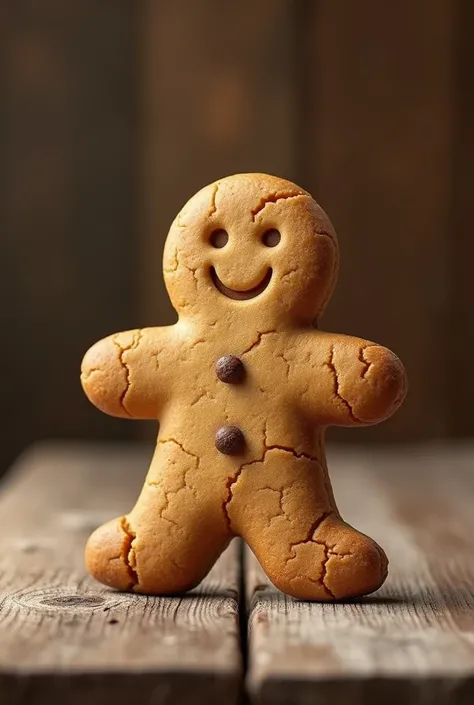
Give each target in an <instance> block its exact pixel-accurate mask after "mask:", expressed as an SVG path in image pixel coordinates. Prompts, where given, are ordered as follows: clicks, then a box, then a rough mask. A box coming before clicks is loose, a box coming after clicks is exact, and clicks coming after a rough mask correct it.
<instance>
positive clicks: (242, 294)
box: [211, 267, 273, 301]
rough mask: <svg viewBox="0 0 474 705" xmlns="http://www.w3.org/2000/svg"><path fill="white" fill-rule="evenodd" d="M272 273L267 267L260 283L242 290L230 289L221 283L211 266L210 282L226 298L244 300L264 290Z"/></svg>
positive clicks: (252, 297)
mask: <svg viewBox="0 0 474 705" xmlns="http://www.w3.org/2000/svg"><path fill="white" fill-rule="evenodd" d="M272 273H273V270H272V268H271V267H269V268H268V270H267V273H266V274H265V276H264V277H263V279H262V281H261V282H260V284H257V286H253V287H252V288H251V289H245V290H244V291H240V290H239V289H230V288H229V287H228V286H226V285H225V284H223V283H222V282H221V280H220V279H219V277H218V276H217V272H216V270H215V269H214V267H211V277H212V282H213V284H214V286H215V287H216V289H217V290H218V291H220V292H221V294H224V296H227V298H229V299H236V300H237V301H246V300H247V299H254V298H255V297H256V296H258V295H259V294H261V293H262V291H265V289H266V288H267V286H268V285H269V283H270V279H271V278H272Z"/></svg>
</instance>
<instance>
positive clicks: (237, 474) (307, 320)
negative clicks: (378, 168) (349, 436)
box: [81, 174, 406, 600]
mask: <svg viewBox="0 0 474 705" xmlns="http://www.w3.org/2000/svg"><path fill="white" fill-rule="evenodd" d="M275 229H276V230H278V232H279V234H280V237H279V238H278V237H272V238H271V239H268V240H266V237H265V233H266V232H268V231H269V230H272V231H273V230H275ZM215 230H225V231H226V233H227V237H225V236H222V233H221V234H220V235H219V238H217V239H215V238H214V239H213V232H214V231H215ZM266 242H269V243H270V244H272V245H274V246H272V247H267V246H266ZM213 243H216V244H218V245H222V244H223V245H224V246H223V247H221V246H219V247H214V246H213ZM163 264H164V276H165V281H166V285H167V288H168V291H169V293H170V297H171V299H172V302H173V304H174V306H175V308H176V310H177V312H178V315H179V320H178V322H177V323H176V324H175V325H174V326H170V327H168V328H148V329H143V330H135V331H127V332H124V333H118V334H117V335H115V336H110V337H109V338H106V339H105V340H103V341H100V342H99V343H97V344H96V345H95V346H93V347H92V348H91V350H90V351H89V352H88V353H87V354H86V356H85V358H84V361H83V366H82V377H81V379H82V384H83V386H84V390H85V392H86V394H87V395H88V397H89V398H90V399H91V401H92V402H93V403H94V404H96V405H97V406H98V407H99V408H100V409H102V410H103V411H105V412H107V413H110V414H113V415H117V416H130V417H134V418H155V419H158V420H159V421H160V435H159V439H158V443H157V447H156V451H155V455H154V458H153V461H152V464H151V466H150V470H149V473H148V476H147V479H146V482H145V485H144V487H143V490H142V493H141V495H140V497H139V499H138V502H137V504H136V505H135V507H134V509H133V510H132V511H131V512H130V513H129V514H128V515H127V516H126V517H121V518H119V519H116V520H114V521H113V522H109V523H108V524H106V525H105V526H104V527H102V528H100V529H98V530H97V531H96V532H95V533H94V534H93V535H92V537H91V539H90V541H89V544H88V547H87V563H88V566H89V569H90V571H91V573H92V574H93V575H94V576H95V577H96V578H97V579H98V580H101V581H102V582H104V583H106V584H107V585H111V586H115V587H117V588H119V589H122V590H134V591H138V592H147V593H155V594H170V593H176V592H180V591H183V590H186V589H189V588H190V587H192V586H193V585H195V584H197V583H198V582H199V581H200V580H201V579H202V578H203V577H204V575H205V574H206V572H207V571H208V570H209V569H210V567H211V566H212V564H213V562H214V561H215V560H216V558H217V556H218V555H219V553H220V552H221V551H222V550H223V549H224V548H225V546H226V545H227V543H228V542H229V540H230V539H231V538H232V537H233V536H235V535H241V536H243V537H244V539H245V540H246V541H247V542H248V543H249V545H250V546H251V548H252V549H253V551H254V552H255V553H256V555H257V556H258V558H259V560H260V561H261V563H262V565H263V567H264V569H265V570H266V572H267V575H268V576H269V578H270V579H271V580H272V581H273V582H274V584H275V585H277V587H279V588H281V589H282V590H284V591H285V592H287V593H289V594H291V595H294V596H296V597H302V598H306V599H316V600H334V599H342V598H344V597H350V596H354V595H359V594H365V593H367V592H371V591H373V590H376V589H377V588H378V587H379V586H380V585H381V584H382V582H383V581H384V579H385V577H386V573H387V559H386V557H385V554H384V553H383V551H382V549H381V548H380V547H379V546H377V544H376V543H375V542H374V541H372V539H370V538H368V537H367V536H364V535H363V534H361V533H360V532H358V531H356V530H355V529H353V528H352V527H350V526H349V525H347V524H345V523H344V522H343V520H342V519H341V517H340V515H339V513H338V510H337V507H336V504H335V501H334V497H333V494H332V489H331V485H330V481H329V477H328V474H327V468H326V462H325V456H324V442H323V438H324V429H325V427H326V426H329V425H343V426H344V425H345V426H350V425H367V424H373V423H377V422H378V421H381V420H383V419H385V418H387V417H388V416H390V415H391V414H392V413H393V412H394V411H395V410H396V408H397V407H398V406H399V405H400V403H401V402H402V400H403V397H404V395H405V393H406V377H405V373H404V370H403V366H402V364H401V363H400V361H399V360H398V358H397V357H396V356H395V355H394V354H393V353H392V352H390V351H389V350H387V349H386V348H383V347H381V346H379V345H376V344H374V343H371V342H369V341H366V340H362V339H359V338H352V337H349V336H344V335H336V334H332V333H325V332H323V331H320V330H318V329H316V328H315V327H314V325H313V322H314V321H315V320H317V319H318V318H319V316H320V314H321V312H322V311H323V309H324V307H325V305H326V303H327V301H328V298H329V296H330V294H331V292H332V289H333V287H334V283H335V280H336V276H337V268H338V247H337V239H336V234H335V232H334V230H333V228H332V226H331V223H330V221H329V219H328V218H327V216H326V214H325V213H324V211H323V210H322V209H321V208H320V207H319V206H318V205H317V204H316V202H315V201H314V200H313V199H312V198H311V196H310V195H309V194H308V193H307V192H306V191H304V190H303V189H300V188H299V187H298V186H295V185H294V184H292V183H290V182H288V181H285V180H283V179H278V178H276V177H272V176H267V175H262V174H240V175H237V176H233V177H228V178H226V179H222V180H220V181H218V182H216V183H214V184H211V185H210V186H207V187H206V188H204V189H202V190H201V191H200V192H199V193H198V194H196V196H194V197H193V198H192V199H191V200H190V201H189V203H188V204H186V206H185V207H184V208H183V210H182V211H181V213H180V214H179V215H178V217H177V218H176V220H175V221H174V223H173V225H172V226H171V229H170V233H169V236H168V239H167V242H166V246H165V252H164V258H163ZM234 292H236V295H235V296H234ZM222 358H225V359H227V360H228V359H230V358H232V359H233V360H234V363H233V364H234V365H235V360H236V359H237V363H238V361H240V366H241V369H240V373H239V378H238V379H231V377H228V378H227V379H226V376H227V375H228V372H229V371H228V370H227V367H226V365H227V363H226V364H223V363H222ZM219 360H221V364H220V365H219V364H218V362H219ZM219 370H220V371H219ZM223 370H224V372H223ZM229 374H230V373H229ZM231 376H232V375H231ZM229 429H231V431H232V432H231V431H229ZM232 429H234V430H232ZM235 429H237V431H236V430H235ZM223 438H224V439H226V442H225V443H224V444H223V442H222V439H223ZM229 439H230V440H229ZM232 439H233V442H232V443H230V441H231V440H232ZM235 439H238V441H239V443H237V444H236V443H235V442H234V441H235Z"/></svg>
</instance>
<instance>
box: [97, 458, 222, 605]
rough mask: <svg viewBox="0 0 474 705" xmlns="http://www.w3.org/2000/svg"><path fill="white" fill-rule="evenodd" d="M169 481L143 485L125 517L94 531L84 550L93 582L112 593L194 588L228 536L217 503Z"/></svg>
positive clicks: (160, 592) (188, 485)
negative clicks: (134, 503) (106, 586)
mask: <svg viewBox="0 0 474 705" xmlns="http://www.w3.org/2000/svg"><path fill="white" fill-rule="evenodd" d="M170 467H173V469H174V468H176V467H177V468H178V471H179V473H178V474H180V475H181V476H183V475H184V472H186V471H188V475H189V477H188V479H187V482H186V483H184V484H183V483H181V484H178V483H177V482H176V483H175V484H173V481H174V480H172V478H171V476H170V477H167V475H166V473H163V477H162V478H161V481H159V482H150V481H147V483H146V484H145V486H144V488H143V490H142V492H141V494H140V497H139V500H138V502H137V504H136V506H135V507H134V509H133V510H132V512H130V514H128V515H127V516H123V517H118V518H117V519H114V520H113V521H110V522H108V523H107V524H104V525H103V526H101V527H99V528H98V529H97V530H96V531H95V532H94V533H93V534H92V536H91V537H90V539H89V541H88V543H87V547H86V563H87V567H88V569H89V571H90V573H91V574H92V576H93V577H94V578H96V579H97V580H99V581H100V582H102V583H105V584H106V585H109V586H110V587H114V588H117V589H118V590H132V591H134V592H141V593H147V594H154V595H170V594H174V593H180V592H184V591H186V590H189V589H191V588H192V587H194V586H195V585H197V584H198V583H199V582H200V581H201V580H202V579H203V578H204V576H205V575H206V574H207V573H208V571H209V570H210V568H211V567H212V565H213V564H214V562H215V561H216V559H217V558H218V557H219V555H220V554H221V553H222V551H223V550H224V549H225V548H226V546H227V545H228V543H229V541H230V539H231V538H232V534H231V532H230V530H229V526H228V524H227V523H226V521H225V517H224V515H223V512H222V501H221V500H220V498H219V497H215V499H214V498H213V497H212V495H210V494H209V493H207V494H205V493H203V492H202V491H201V490H200V489H199V488H198V487H197V485H196V489H195V488H194V485H193V484H192V483H191V478H192V475H191V471H190V470H189V468H187V467H186V465H183V466H182V467H181V466H179V465H178V466H177V465H174V466H171V465H170Z"/></svg>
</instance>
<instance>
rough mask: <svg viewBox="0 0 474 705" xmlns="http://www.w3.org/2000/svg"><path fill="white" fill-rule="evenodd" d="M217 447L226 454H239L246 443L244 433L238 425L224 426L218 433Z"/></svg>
mask: <svg viewBox="0 0 474 705" xmlns="http://www.w3.org/2000/svg"><path fill="white" fill-rule="evenodd" d="M215 443H216V448H217V450H218V451H219V453H223V454H224V455H237V454H238V453H240V452H241V451H242V450H243V448H244V445H245V438H244V434H243V433H242V431H241V430H240V428H237V426H222V427H221V428H219V429H218V431H217V433H216V440H215Z"/></svg>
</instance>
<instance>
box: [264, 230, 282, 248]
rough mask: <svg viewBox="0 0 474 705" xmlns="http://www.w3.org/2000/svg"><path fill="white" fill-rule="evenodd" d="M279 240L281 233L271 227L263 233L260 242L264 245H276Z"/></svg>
mask: <svg viewBox="0 0 474 705" xmlns="http://www.w3.org/2000/svg"><path fill="white" fill-rule="evenodd" d="M280 240H281V235H280V233H279V232H278V230H275V228H272V229H271V230H267V232H265V233H263V236H262V242H263V244H264V245H265V246H266V247H276V246H277V245H278V243H279V242H280Z"/></svg>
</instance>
